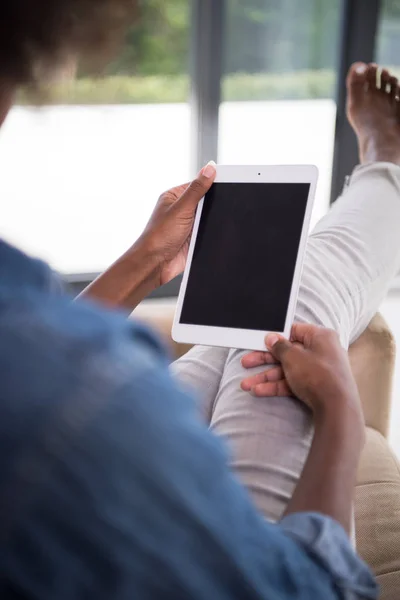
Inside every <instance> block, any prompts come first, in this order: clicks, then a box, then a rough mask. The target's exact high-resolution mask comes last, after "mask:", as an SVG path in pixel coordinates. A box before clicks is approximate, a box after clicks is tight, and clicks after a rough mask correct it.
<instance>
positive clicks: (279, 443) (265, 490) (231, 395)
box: [172, 163, 400, 521]
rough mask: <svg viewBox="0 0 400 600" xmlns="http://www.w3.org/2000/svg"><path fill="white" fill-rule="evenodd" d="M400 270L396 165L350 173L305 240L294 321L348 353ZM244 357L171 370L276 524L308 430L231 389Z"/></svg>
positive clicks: (194, 357) (304, 414)
mask: <svg viewBox="0 0 400 600" xmlns="http://www.w3.org/2000/svg"><path fill="white" fill-rule="evenodd" d="M399 270H400V167H397V166H395V165H393V164H391V163H374V164H370V165H366V166H362V167H358V168H357V169H356V171H355V172H354V173H353V176H352V178H351V181H350V185H349V187H348V188H347V189H346V190H345V192H344V193H343V195H342V197H341V198H340V199H339V200H338V201H337V202H336V203H335V205H334V207H333V208H332V210H331V211H330V212H329V213H328V214H327V215H326V216H325V217H324V218H323V219H322V220H321V222H320V223H319V224H318V225H317V227H316V229H315V230H314V231H313V233H312V235H311V236H310V238H309V242H308V248H307V254H306V259H305V264H304V272H303V277H302V282H301V288H300V295H299V300H298V305H297V312H296V320H297V321H301V322H307V323H314V324H317V325H322V326H325V327H330V328H332V329H335V330H336V331H337V332H338V334H339V335H340V339H341V342H342V344H343V346H344V347H345V348H348V347H349V345H350V344H351V343H352V342H353V341H355V340H356V339H357V338H358V337H359V336H360V334H361V333H362V332H363V331H364V330H365V328H366V327H367V325H368V323H369V322H370V320H371V319H372V317H373V316H374V314H375V313H376V311H377V310H378V309H379V306H380V304H381V302H382V301H383V299H384V298H385V295H386V293H387V291H388V288H389V285H390V283H391V281H392V279H393V278H394V277H395V275H396V274H397V272H398V271H399ZM266 272H268V269H267V268H266ZM244 354H245V352H243V351H240V350H227V349H223V348H206V347H196V348H194V349H193V350H191V351H190V352H189V353H188V354H187V355H186V356H185V357H183V358H182V359H180V360H178V361H177V362H176V363H174V365H173V366H172V370H173V372H174V373H175V374H176V375H177V376H178V378H179V379H180V381H181V382H183V383H184V384H187V385H189V386H191V387H192V388H195V391H196V393H197V395H198V396H200V397H201V400H202V406H203V410H204V414H205V418H206V419H207V422H208V423H209V425H210V427H211V429H212V430H213V431H214V432H215V433H217V434H218V435H221V436H223V437H224V438H226V441H227V443H228V444H229V445H230V447H231V451H232V468H233V469H234V470H235V471H236V473H237V474H238V476H239V478H240V479H241V480H242V482H243V483H244V484H245V486H246V487H247V488H248V489H249V491H250V493H251V494H252V496H253V499H254V501H255V503H256V505H257V506H258V508H259V509H260V510H261V512H262V513H263V514H264V516H265V517H266V518H268V519H270V520H273V521H276V520H278V519H279V518H280V517H281V515H282V513H283V512H284V510H285V507H286V505H287V503H288V501H289V499H290V497H291V496H292V494H293V490H294V488H295V486H296V484H297V482H298V480H299V477H300V475H301V473H302V470H303V466H304V463H305V460H306V458H307V455H308V452H309V449H310V444H311V440H312V423H311V419H310V414H309V412H308V411H307V410H306V409H305V407H304V406H303V405H302V404H301V403H300V402H299V401H297V400H296V399H293V398H265V399H257V398H254V397H252V396H251V395H249V394H248V393H246V392H243V391H242V390H241V389H240V382H241V380H242V379H243V378H244V377H246V376H249V375H250V374H251V371H246V370H245V369H243V367H242V366H241V362H240V361H241V358H242V357H243V355H244ZM265 368H266V367H265V366H264V367H261V368H260V369H254V370H253V373H256V372H258V371H259V370H263V369H265ZM377 401H378V399H377Z"/></svg>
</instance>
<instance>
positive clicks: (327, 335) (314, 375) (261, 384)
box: [242, 324, 362, 416]
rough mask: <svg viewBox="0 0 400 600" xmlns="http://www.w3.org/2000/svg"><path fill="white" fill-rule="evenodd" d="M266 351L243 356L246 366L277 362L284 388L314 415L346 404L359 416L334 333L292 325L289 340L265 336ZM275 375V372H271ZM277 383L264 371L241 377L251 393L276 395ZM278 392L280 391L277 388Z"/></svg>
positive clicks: (355, 395)
mask: <svg viewBox="0 0 400 600" xmlns="http://www.w3.org/2000/svg"><path fill="white" fill-rule="evenodd" d="M267 347H268V348H269V350H270V353H266V352H253V353H252V354H249V355H248V356H246V357H245V358H244V359H243V361H242V362H243V365H244V366H245V367H247V368H251V367H255V366H259V365H262V364H270V363H272V362H275V363H280V365H281V367H282V375H284V377H285V382H282V381H281V382H280V384H279V385H281V386H286V390H287V391H288V392H290V393H292V394H294V395H295V396H296V397H297V398H299V400H302V401H303V402H304V403H305V404H306V405H307V406H308V407H309V408H310V409H311V410H312V411H313V412H314V413H315V414H316V415H318V414H320V413H322V412H325V411H326V410H328V411H335V410H341V409H342V408H343V406H344V404H343V403H346V404H347V405H348V406H350V407H352V408H353V409H354V411H356V413H357V414H358V415H359V416H361V415H362V410H361V404H360V398H359V394H358V390H357V385H356V382H355V380H354V377H353V375H352V372H351V368H350V363H349V359H348V355H347V353H346V352H345V350H343V348H342V347H341V345H340V342H339V338H338V336H337V334H336V333H335V332H333V331H331V330H329V329H323V328H321V327H316V326H314V325H306V324H296V325H294V326H293V329H292V336H291V341H289V340H286V339H285V338H283V337H282V336H278V335H275V334H272V335H270V336H268V338H267ZM275 377H276V374H275ZM276 386H277V384H276V383H273V382H270V381H268V371H267V372H266V373H261V374H258V375H254V376H253V377H249V378H248V379H246V380H244V381H243V383H242V387H243V389H244V390H248V391H250V390H251V391H252V392H253V394H254V395H255V396H259V397H263V396H276V395H282V393H278V394H277V393H276V392H277V391H278V392H279V390H277V389H276ZM281 391H282V390H281Z"/></svg>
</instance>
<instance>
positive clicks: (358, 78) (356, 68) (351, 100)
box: [347, 62, 368, 109]
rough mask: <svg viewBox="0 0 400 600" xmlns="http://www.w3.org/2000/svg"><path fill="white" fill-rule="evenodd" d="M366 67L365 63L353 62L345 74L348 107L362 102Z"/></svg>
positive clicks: (365, 81) (366, 72)
mask: <svg viewBox="0 0 400 600" xmlns="http://www.w3.org/2000/svg"><path fill="white" fill-rule="evenodd" d="M367 75H368V67H367V65H366V64H365V63H361V62H357V63H354V64H353V65H352V66H351V68H350V71H349V74H348V76H347V89H348V107H349V108H350V109H351V107H352V106H356V105H358V104H359V103H361V102H362V99H363V96H364V94H365V89H366V85H367Z"/></svg>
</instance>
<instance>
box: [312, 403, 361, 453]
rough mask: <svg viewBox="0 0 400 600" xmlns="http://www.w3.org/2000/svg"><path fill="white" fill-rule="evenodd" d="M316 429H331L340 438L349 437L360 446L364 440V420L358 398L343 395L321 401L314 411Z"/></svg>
mask: <svg viewBox="0 0 400 600" xmlns="http://www.w3.org/2000/svg"><path fill="white" fill-rule="evenodd" d="M314 425H315V430H316V432H317V431H327V430H329V431H331V432H332V433H334V434H335V435H337V436H338V437H340V438H341V439H346V438H351V439H353V441H354V442H355V443H357V442H359V444H360V447H362V446H363V445H364V440H365V420H364V415H363V412H362V409H361V404H360V400H359V398H358V397H357V398H354V397H352V396H350V397H346V396H345V395H343V396H341V397H339V398H335V399H333V400H331V401H330V402H321V403H320V404H319V406H318V408H317V409H316V410H315V411H314Z"/></svg>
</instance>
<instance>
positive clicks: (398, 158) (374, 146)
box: [359, 135, 400, 165]
mask: <svg viewBox="0 0 400 600" xmlns="http://www.w3.org/2000/svg"><path fill="white" fill-rule="evenodd" d="M359 147H360V157H361V163H362V164H366V163H371V162H391V163H394V164H396V165H400V144H399V139H398V138H397V136H395V135H393V136H391V135H385V138H384V139H382V140H379V139H378V138H377V137H375V136H367V137H365V138H364V139H360V141H359Z"/></svg>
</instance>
